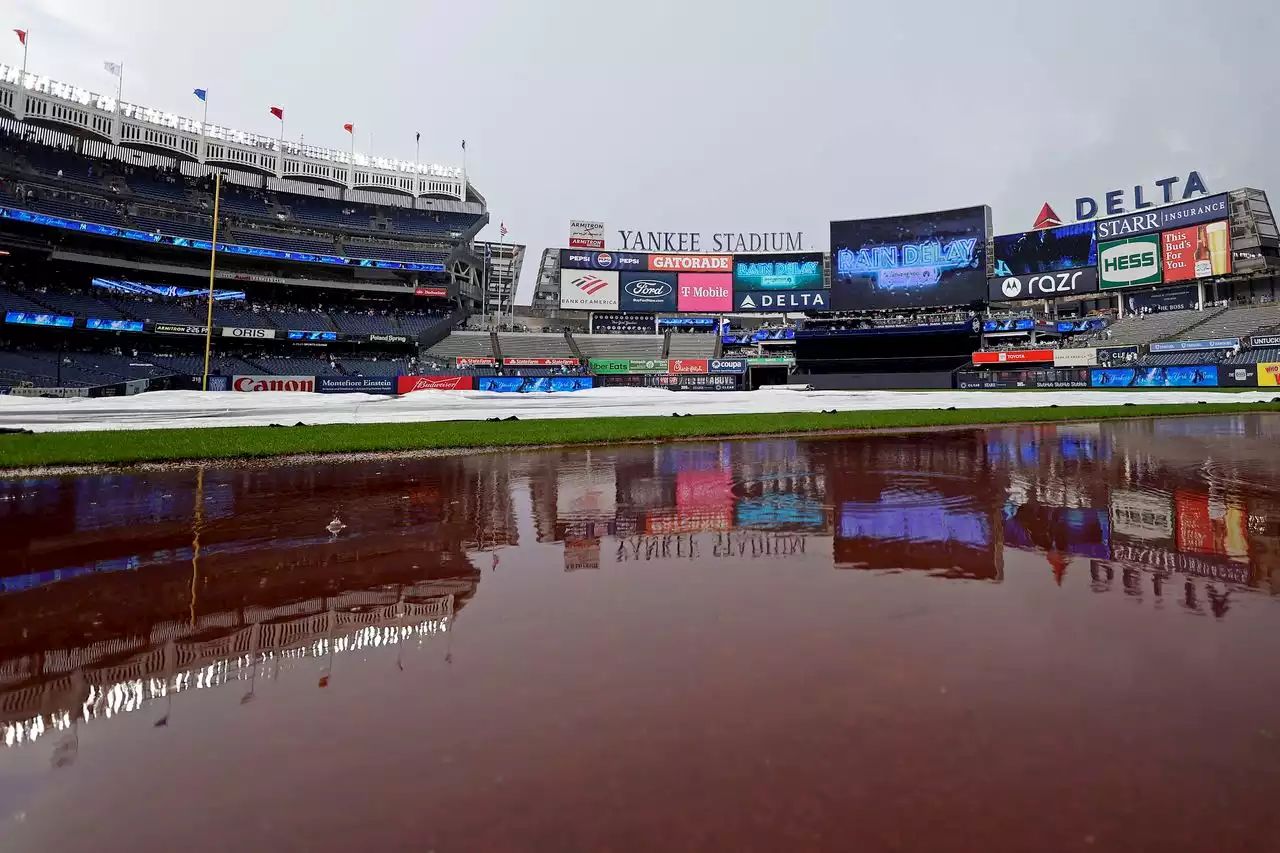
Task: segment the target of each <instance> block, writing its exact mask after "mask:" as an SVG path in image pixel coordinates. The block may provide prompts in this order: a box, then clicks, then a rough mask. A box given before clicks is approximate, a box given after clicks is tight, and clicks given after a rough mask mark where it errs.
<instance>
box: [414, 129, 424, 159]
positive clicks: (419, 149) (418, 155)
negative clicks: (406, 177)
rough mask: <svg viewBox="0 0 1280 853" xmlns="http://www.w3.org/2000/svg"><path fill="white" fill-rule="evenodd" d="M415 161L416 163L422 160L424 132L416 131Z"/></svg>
mask: <svg viewBox="0 0 1280 853" xmlns="http://www.w3.org/2000/svg"><path fill="white" fill-rule="evenodd" d="M413 162H414V163H415V164H417V163H421V162H422V134H421V133H415V135H414V138H413Z"/></svg>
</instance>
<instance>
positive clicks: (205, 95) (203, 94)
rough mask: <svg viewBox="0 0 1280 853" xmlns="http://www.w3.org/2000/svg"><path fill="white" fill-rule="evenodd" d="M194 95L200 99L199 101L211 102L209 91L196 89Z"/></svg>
mask: <svg viewBox="0 0 1280 853" xmlns="http://www.w3.org/2000/svg"><path fill="white" fill-rule="evenodd" d="M192 94H193V95H195V96H196V97H197V98H199V99H200V100H202V101H207V100H209V90H208V89H194V90H192Z"/></svg>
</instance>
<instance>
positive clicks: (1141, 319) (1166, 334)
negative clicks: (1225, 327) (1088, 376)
mask: <svg viewBox="0 0 1280 853" xmlns="http://www.w3.org/2000/svg"><path fill="white" fill-rule="evenodd" d="M1209 316H1210V315H1208V314H1207V313H1206V312H1203V311H1165V312H1161V313H1158V314H1145V315H1140V316H1138V315H1129V316H1126V317H1124V318H1122V319H1120V320H1117V321H1116V322H1114V323H1112V324H1111V326H1110V328H1108V329H1107V333H1103V334H1102V335H1099V336H1095V341H1096V342H1097V343H1098V345H1099V346H1102V345H1106V346H1124V345H1142V344H1149V343H1152V342H1153V341H1164V340H1172V339H1174V338H1176V337H1178V336H1179V335H1181V334H1182V333H1183V332H1185V331H1187V330H1188V329H1189V328H1190V327H1192V326H1194V325H1196V324H1197V323H1201V322H1203V321H1204V320H1206V319H1207V318H1208V317H1209ZM1108 333H1109V334H1108ZM1198 336H1199V333H1197V334H1196V335H1195V337H1198Z"/></svg>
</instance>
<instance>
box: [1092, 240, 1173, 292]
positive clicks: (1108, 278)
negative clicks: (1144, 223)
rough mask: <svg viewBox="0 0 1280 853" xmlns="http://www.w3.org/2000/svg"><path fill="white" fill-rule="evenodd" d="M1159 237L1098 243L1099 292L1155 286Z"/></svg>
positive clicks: (1159, 275) (1157, 275) (1158, 266)
mask: <svg viewBox="0 0 1280 853" xmlns="http://www.w3.org/2000/svg"><path fill="white" fill-rule="evenodd" d="M1160 279H1161V267H1160V235H1159V234H1147V235H1145V236H1142V237H1129V238H1126V239H1124V240H1114V241H1112V242H1110V243H1102V242H1100V243H1098V286H1099V287H1101V288H1102V289H1103V290H1110V289H1113V288H1117V287H1137V286H1139V285H1143V284H1159V283H1160Z"/></svg>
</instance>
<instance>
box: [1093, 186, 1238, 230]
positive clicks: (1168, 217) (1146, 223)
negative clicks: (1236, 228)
mask: <svg viewBox="0 0 1280 853" xmlns="http://www.w3.org/2000/svg"><path fill="white" fill-rule="evenodd" d="M1230 216H1231V210H1230V205H1228V204H1227V194H1226V193H1222V194H1221V195H1212V196H1208V197H1207V198H1199V199H1196V200H1195V201H1185V202H1183V203H1182V204H1171V205H1168V206H1166V207H1154V208H1151V209H1149V210H1144V211H1142V212H1141V213H1130V214H1127V215H1125V216H1120V217H1117V218H1115V219H1101V220H1098V240H1099V241H1102V240H1115V239H1119V238H1121V237H1134V236H1137V235H1138V234H1151V233H1153V232H1156V231H1163V230H1164V229H1166V228H1182V227H1185V226H1187V225H1199V224H1201V223H1203V222H1217V221H1219V220H1222V219H1227V218H1229V217H1230Z"/></svg>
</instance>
